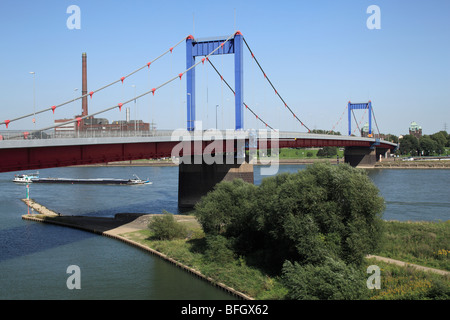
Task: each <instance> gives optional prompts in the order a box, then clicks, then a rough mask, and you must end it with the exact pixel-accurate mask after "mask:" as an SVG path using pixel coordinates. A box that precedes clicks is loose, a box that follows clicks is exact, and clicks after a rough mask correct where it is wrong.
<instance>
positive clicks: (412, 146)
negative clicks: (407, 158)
mask: <svg viewBox="0 0 450 320" xmlns="http://www.w3.org/2000/svg"><path fill="white" fill-rule="evenodd" d="M399 143H400V147H399V151H400V154H402V155H406V154H410V155H412V156H415V155H418V154H419V153H420V146H419V140H418V139H417V138H416V137H415V136H413V135H410V134H407V135H405V136H403V138H402V139H399Z"/></svg>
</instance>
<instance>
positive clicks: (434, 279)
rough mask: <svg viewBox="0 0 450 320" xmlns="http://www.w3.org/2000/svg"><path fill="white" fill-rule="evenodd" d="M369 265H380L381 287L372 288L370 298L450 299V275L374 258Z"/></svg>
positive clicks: (368, 261)
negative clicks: (419, 269)
mask: <svg viewBox="0 0 450 320" xmlns="http://www.w3.org/2000/svg"><path fill="white" fill-rule="evenodd" d="M366 261H367V266H369V265H377V266H378V267H380V271H381V272H380V276H381V288H380V289H379V290H376V289H374V290H370V291H371V292H370V294H369V296H370V297H369V299H370V300H448V299H450V277H448V276H442V275H438V274H434V273H431V272H424V271H418V270H416V269H414V268H412V267H406V268H405V267H400V266H397V265H393V264H388V263H385V262H380V261H377V260H374V259H366Z"/></svg>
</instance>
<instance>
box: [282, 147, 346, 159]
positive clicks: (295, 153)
mask: <svg viewBox="0 0 450 320" xmlns="http://www.w3.org/2000/svg"><path fill="white" fill-rule="evenodd" d="M317 151H319V149H318V148H317V149H316V148H314V149H306V148H301V149H290V148H282V149H280V154H279V157H280V159H326V158H323V157H318V156H317ZM308 153H310V154H311V156H310V157H308ZM337 154H338V155H339V158H342V157H344V151H343V150H340V149H338V153H337ZM332 159H336V156H333V157H332Z"/></svg>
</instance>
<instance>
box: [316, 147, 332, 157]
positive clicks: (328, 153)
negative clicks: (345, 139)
mask: <svg viewBox="0 0 450 320" xmlns="http://www.w3.org/2000/svg"><path fill="white" fill-rule="evenodd" d="M335 155H337V148H336V147H323V148H321V149H319V151H317V156H318V157H327V158H329V157H332V156H335Z"/></svg>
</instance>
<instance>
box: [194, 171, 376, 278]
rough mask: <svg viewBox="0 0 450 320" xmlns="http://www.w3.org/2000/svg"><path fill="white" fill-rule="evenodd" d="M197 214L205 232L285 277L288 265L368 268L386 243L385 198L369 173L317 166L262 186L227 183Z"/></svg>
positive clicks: (203, 202)
mask: <svg viewBox="0 0 450 320" xmlns="http://www.w3.org/2000/svg"><path fill="white" fill-rule="evenodd" d="M195 209H196V215H197V217H198V219H199V221H200V223H201V224H202V226H203V229H204V231H205V233H207V234H221V235H223V236H225V237H226V238H227V239H229V241H230V243H232V247H233V250H234V251H235V252H236V253H237V254H238V255H244V256H247V257H251V258H252V259H257V260H258V261H259V263H260V264H265V265H266V266H270V267H271V268H272V271H274V272H277V271H278V272H279V271H280V270H281V267H282V265H283V263H284V261H285V260H289V261H297V262H298V263H300V264H320V263H321V262H323V261H324V259H325V258H326V257H331V258H336V259H341V260H343V261H345V262H346V263H356V264H359V263H361V261H362V260H363V257H364V256H365V255H366V254H368V253H370V252H373V250H374V249H375V248H376V246H377V244H378V242H379V239H380V236H381V213H382V211H383V209H384V201H383V198H381V197H380V195H379V191H378V189H377V188H376V187H375V185H374V184H373V183H372V181H371V180H370V179H369V177H368V176H367V174H366V173H365V171H362V170H359V169H355V168H352V167H350V166H349V165H344V164H343V165H339V166H332V165H330V164H314V165H311V166H308V167H307V168H306V169H305V170H302V171H299V172H298V173H295V174H287V173H284V174H279V175H277V176H275V177H269V178H266V179H263V181H262V183H261V185H260V186H259V187H255V186H253V185H251V184H246V183H244V182H243V181H242V180H235V181H233V182H221V183H220V184H218V185H217V186H216V188H215V190H214V191H213V192H210V193H208V194H207V195H206V196H205V197H203V198H202V199H201V201H200V202H199V203H198V204H197V206H196V207H195Z"/></svg>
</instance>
